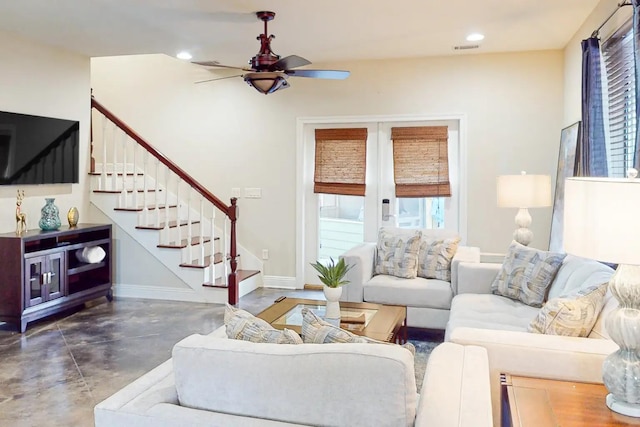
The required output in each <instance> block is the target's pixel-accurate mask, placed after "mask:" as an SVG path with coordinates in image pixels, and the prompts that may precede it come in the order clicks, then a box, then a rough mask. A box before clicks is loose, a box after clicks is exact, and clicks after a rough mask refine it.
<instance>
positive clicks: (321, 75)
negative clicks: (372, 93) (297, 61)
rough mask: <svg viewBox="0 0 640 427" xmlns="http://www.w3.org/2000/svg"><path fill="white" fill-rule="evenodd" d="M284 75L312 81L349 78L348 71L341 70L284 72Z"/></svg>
mask: <svg viewBox="0 0 640 427" xmlns="http://www.w3.org/2000/svg"><path fill="white" fill-rule="evenodd" d="M284 73H285V74H286V75H288V76H292V77H311V78H314V79H334V80H342V79H346V78H347V77H349V74H351V73H350V72H349V71H342V70H284Z"/></svg>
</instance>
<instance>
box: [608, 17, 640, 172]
mask: <svg viewBox="0 0 640 427" xmlns="http://www.w3.org/2000/svg"><path fill="white" fill-rule="evenodd" d="M602 57H603V60H604V65H605V70H606V80H607V81H606V86H605V87H607V88H608V90H607V92H608V109H609V114H608V120H609V139H608V141H607V166H608V171H609V176H611V177H625V176H626V170H627V169H628V168H631V167H633V164H634V154H635V149H636V143H635V141H636V98H635V92H636V88H635V86H636V85H635V66H634V57H633V31H632V21H628V22H627V23H626V24H625V25H623V26H622V27H621V28H620V29H619V30H618V31H616V32H615V33H614V34H613V35H612V36H611V37H609V39H607V41H606V42H604V43H603V45H602ZM605 115H606V113H605Z"/></svg>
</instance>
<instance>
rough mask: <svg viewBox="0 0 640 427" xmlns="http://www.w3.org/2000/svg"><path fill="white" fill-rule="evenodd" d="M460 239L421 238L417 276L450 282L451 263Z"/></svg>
mask: <svg viewBox="0 0 640 427" xmlns="http://www.w3.org/2000/svg"><path fill="white" fill-rule="evenodd" d="M459 244H460V237H451V238H448V239H433V238H429V237H426V236H422V240H421V241H420V250H419V251H418V276H419V277H424V278H426V279H440V280H444V281H445V282H450V281H451V261H452V260H453V257H454V256H455V254H456V251H457V250H458V245H459Z"/></svg>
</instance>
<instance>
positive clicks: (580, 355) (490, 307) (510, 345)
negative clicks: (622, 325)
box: [445, 255, 618, 425]
mask: <svg viewBox="0 0 640 427" xmlns="http://www.w3.org/2000/svg"><path fill="white" fill-rule="evenodd" d="M500 268H501V264H485V263H480V264H478V263H461V264H459V266H458V294H457V295H456V296H455V297H454V298H453V301H452V304H451V315H450V319H449V322H448V324H447V328H446V332H445V340H446V341H448V342H454V343H457V344H461V345H477V346H481V347H484V348H485V349H487V352H488V355H489V370H490V378H491V390H492V393H491V394H492V406H493V414H494V423H495V424H496V425H499V424H498V423H499V419H500V418H499V417H500V374H501V373H510V374H514V375H522V376H531V377H541V378H554V379H560V380H568V381H584V382H594V383H602V363H603V361H604V359H605V358H606V356H608V355H609V354H611V353H613V352H614V351H616V350H617V349H618V346H617V345H616V344H615V343H614V342H613V341H612V340H611V339H609V336H608V334H607V332H606V329H605V321H604V319H605V318H606V317H607V315H608V314H609V313H610V312H611V311H612V310H614V309H615V308H616V307H617V305H618V304H617V301H616V300H615V298H613V297H612V295H611V294H610V292H609V291H608V292H607V294H606V296H605V303H604V307H603V309H602V311H601V312H600V314H599V316H598V318H597V321H596V323H595V326H594V327H593V330H592V331H591V333H590V334H589V336H588V337H585V338H579V337H570V336H559V335H546V334H539V333H532V332H527V328H528V326H529V323H530V322H531V320H532V319H533V318H534V317H536V316H537V314H538V312H539V311H540V310H541V309H540V308H535V307H531V306H528V305H525V304H523V303H521V302H519V301H515V300H513V299H509V298H505V297H503V296H500V295H494V294H492V293H491V284H492V282H493V280H494V278H495V277H496V275H497V274H498V272H499V270H500ZM612 274H613V270H612V269H611V268H609V267H608V266H606V265H604V264H601V263H598V262H596V261H592V260H587V259H583V258H578V257H574V256H571V255H568V256H567V257H566V258H565V259H564V261H563V263H562V265H561V266H560V269H559V270H558V272H557V274H556V276H555V279H554V280H553V282H552V283H551V286H550V288H549V292H548V299H551V298H555V297H560V296H564V295H570V294H574V293H575V292H577V291H579V290H580V289H587V288H589V287H591V286H594V285H599V284H601V283H605V282H608V281H609V279H610V278H611V276H612Z"/></svg>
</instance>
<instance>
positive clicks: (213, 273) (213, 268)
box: [209, 203, 216, 284]
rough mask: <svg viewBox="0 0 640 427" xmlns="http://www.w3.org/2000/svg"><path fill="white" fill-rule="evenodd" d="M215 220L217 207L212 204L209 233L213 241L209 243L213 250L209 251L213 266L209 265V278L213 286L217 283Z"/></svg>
mask: <svg viewBox="0 0 640 427" xmlns="http://www.w3.org/2000/svg"><path fill="white" fill-rule="evenodd" d="M215 219H216V207H215V205H214V204H213V203H212V204H211V231H210V232H209V236H210V239H211V241H210V242H209V247H210V248H211V250H210V251H209V252H210V253H211V264H210V265H209V271H210V273H209V277H210V281H211V283H212V284H213V283H215V282H216V264H215V262H214V260H215V254H216V233H215V224H214V222H215Z"/></svg>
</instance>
